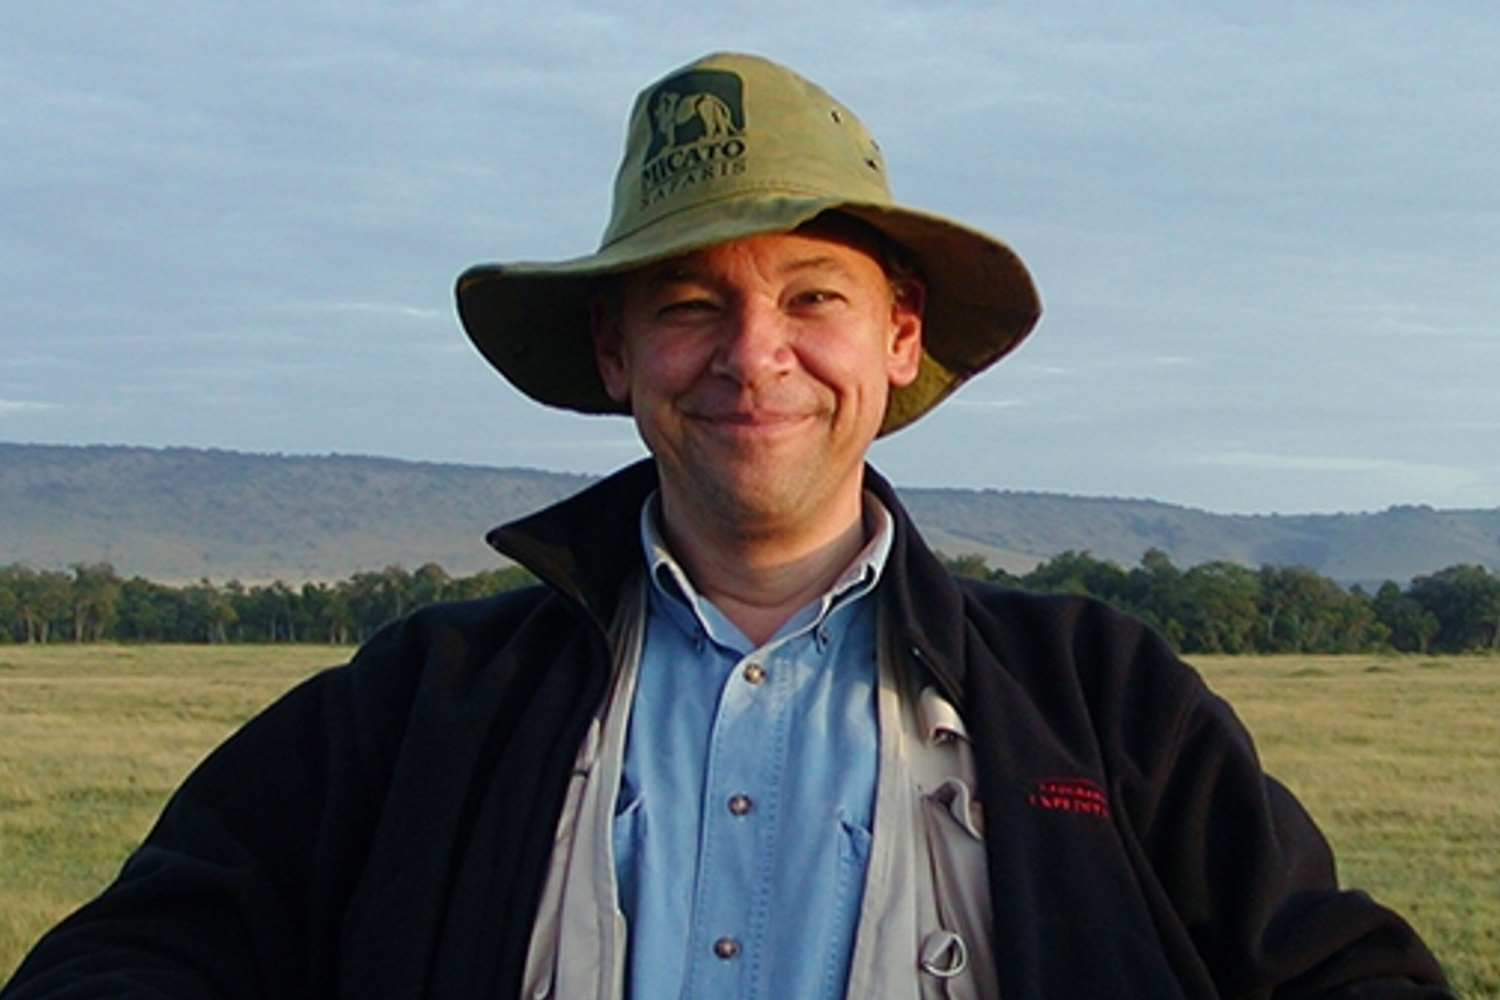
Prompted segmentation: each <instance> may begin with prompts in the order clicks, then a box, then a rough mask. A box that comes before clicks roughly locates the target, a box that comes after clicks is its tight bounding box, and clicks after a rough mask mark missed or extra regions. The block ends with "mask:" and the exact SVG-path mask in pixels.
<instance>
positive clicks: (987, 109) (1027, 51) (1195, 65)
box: [0, 0, 1500, 514]
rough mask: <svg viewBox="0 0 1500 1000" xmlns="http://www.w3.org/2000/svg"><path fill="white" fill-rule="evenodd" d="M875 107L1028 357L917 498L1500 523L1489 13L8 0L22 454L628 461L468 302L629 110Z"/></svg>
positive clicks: (877, 1) (918, 431) (4, 30)
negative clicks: (702, 83) (716, 97)
mask: <svg viewBox="0 0 1500 1000" xmlns="http://www.w3.org/2000/svg"><path fill="white" fill-rule="evenodd" d="M722 49H733V50H739V51H749V52H756V53H760V54H762V55H765V56H768V57H770V58H772V59H775V60H777V61H780V62H783V63H786V64H787V65H790V66H792V67H794V68H796V69H797V70H798V71H799V72H801V73H803V74H804V75H806V76H808V77H809V78H811V79H813V80H815V81H817V82H818V83H819V84H821V85H822V86H823V87H824V88H825V89H827V90H828V91H830V92H831V93H832V94H834V95H835V96H837V97H838V98H839V99H840V100H842V101H843V102H844V103H846V104H848V105H849V106H851V107H852V108H853V109H854V110H855V111H856V112H857V113H858V114H859V115H860V117H861V118H862V119H863V120H864V122H865V123H866V125H868V126H869V127H870V129H871V130H872V131H873V133H874V134H875V136H876V137H877V139H879V141H880V144H881V146H882V148H883V149H884V151H885V153H886V157H887V164H888V168H889V169H888V172H889V174H890V177H891V180H892V187H893V190H894V193H895V195H896V198H897V200H898V201H900V202H902V203H904V204H907V205H911V206H914V207H918V208H923V209H926V210H930V211H936V212H940V213H943V214H946V215H949V216H952V217H954V218H957V219H960V220H962V221H964V222H965V223H967V224H969V225H972V226H976V227H979V228H981V229H984V230H986V231H988V232H991V233H993V234H995V235H997V236H999V237H1000V238H1002V239H1004V240H1005V241H1006V242H1008V243H1009V244H1010V245H1011V246H1012V247H1014V248H1015V249H1016V250H1017V252H1019V253H1020V254H1021V256H1022V257H1023V258H1024V259H1025V261H1026V262H1027V264H1028V266H1029V267H1030V269H1031V271H1032V273H1033V275H1034V276H1035V278H1036V281H1037V284H1038V286H1039V287H1040V289H1041V293H1042V297H1043V301H1044V307H1045V312H1044V315H1043V318H1042V321H1041V324H1040V325H1039V327H1038V328H1037V330H1036V332H1035V333H1034V334H1033V335H1032V337H1031V339H1030V340H1028V341H1027V343H1025V344H1024V345H1023V346H1022V347H1021V348H1020V349H1019V350H1018V351H1017V352H1016V353H1015V354H1013V355H1012V356H1011V357H1010V358H1008V359H1006V360H1005V361H1004V362H1002V363H1001V364H999V365H997V366H996V367H995V368H993V369H992V370H991V371H989V372H987V373H985V374H984V375H982V376H981V377H979V378H977V379H975V380H974V381H972V382H971V383H970V384H968V385H967V386H965V387H964V388H963V389H962V390H961V391H960V392H959V393H958V394H956V395H955V396H954V397H952V398H951V399H950V400H949V401H947V402H946V403H945V404H943V406H942V407H940V408H939V409H938V410H936V411H935V412H933V413H932V414H930V415H929V416H927V417H925V418H924V419H923V420H921V421H919V422H918V423H917V424H915V425H913V426H912V427H910V428H908V429H906V430H903V431H901V432H898V433H897V434H895V435H892V436H891V437H890V438H889V439H885V440H882V441H880V442H877V444H876V445H875V447H874V449H873V451H872V460H873V461H874V463H875V464H876V465H877V466H878V467H879V468H881V469H882V471H884V472H885V473H886V474H887V475H888V476H889V477H890V478H892V479H893V480H894V481H895V482H896V483H897V484H898V485H902V486H963V487H976V488H995V489H1009V490H1037V491H1047V492H1060V493H1070V494H1077V495H1087V496H1115V497H1143V498H1151V499H1156V500H1162V501H1166V502H1169V503H1174V504H1183V505H1187V506H1192V507H1199V508H1203V509H1207V510H1212V511H1219V512H1239V513H1273V512H1276V513H1288V514H1294V513H1316V512H1335V511H1367V510H1381V509H1384V508H1386V507H1388V506H1391V505H1395V504H1429V505H1432V506H1434V507H1438V508H1477V507H1483V508H1489V507H1500V434H1497V432H1500V391H1497V389H1496V381H1497V377H1500V59H1497V58H1496V56H1495V54H1496V53H1497V52H1500V6H1497V5H1495V4H1493V3H1491V2H1489V0H1447V2H1445V3H1443V4H1433V3H1429V2H1420V0H1411V2H1395V0H1326V2H1319V3H1300V2H1299V3H1292V2H1284V0H1267V2H1261V3H1256V4H1253V5H1252V4H1229V3H1203V2H1187V0H1151V2H1150V3H1144V2H1137V0H1073V2H1069V3H1065V4H1055V3H1054V4H1042V3H1010V2H998V0H991V2H983V3H981V2H977V0H975V2H965V0H924V2H922V3H917V2H901V3H898V2H887V0H864V2H860V3H857V4H856V3H852V2H846V0H830V2H826V3H809V2H806V0H798V2H784V0H756V2H726V3H719V4H690V5H684V4H665V3H659V2H655V0H647V2H640V3H633V4H629V5H626V4H607V3H588V2H573V0H552V2H549V3H546V4H538V3H519V2H479V0H473V2H470V0H426V2H420V3H418V2H398V0H364V2H360V3H351V2H347V0H326V2H320V3H317V4H309V3H303V2H300V0H298V2H289V0H261V2H257V3H249V2H246V0H238V2H236V0H133V2H126V0H91V2H89V3H69V4H59V3H56V2H54V0H5V2H4V4H0V440H6V441H16V442H39V443H54V444H127V445H148V446H178V445H182V446H193V447H213V448H226V449H234V450H241V451H254V452H280V453H287V454H327V453H345V454H369V455H386V456H392V457H398V458H406V459H415V460H423V461H440V462H462V463H468V464H478V465H492V466H527V467H532V468H542V469H552V470H559V471H572V472H590V473H603V472H607V471H609V470H610V469H613V468H615V467H618V466H619V465H622V464H624V463H626V462H628V461H630V460H632V459H634V458H636V457H638V456H640V455H642V454H644V452H643V449H642V448H641V445H640V444H639V442H638V439H637V438H636V435H635V433H634V429H633V427H632V425H631V424H630V422H629V421H628V420H626V419H623V418H614V417H582V416H575V415H571V414H566V413H561V412H556V411H549V410H545V409H543V408H541V407H540V406H538V405H536V404H534V403H531V402H530V401H528V400H526V399H525V398H524V397H522V396H520V395H519V394H518V393H517V392H516V391H514V390H513V389H511V388H510V386H509V385H508V384H507V383H505V382H504V380H503V379H502V378H501V377H500V376H498V375H497V374H496V373H495V372H494V371H493V370H492V369H490V368H489V367H488V366H487V365H486V364H485V362H484V361H483V360H482V359H481V358H480V357H479V355H478V354H477V352H475V351H474V349H473V348H472V347H471V346H470V344H469V343H468V340H467V338H466V337H465V336H464V334H463V332H462V330H461V328H460V327H459V325H458V322H457V320H456V318H455V314H454V310H453V299H452V294H453V291H452V289H453V281H454V279H455V278H456V276H457V275H458V274H459V273H460V272H461V271H462V270H464V269H465V268H466V267H468V266H469V265H471V264H474V263H478V262H482V261H515V260H549V259H562V258H569V257H575V256H580V255H583V254H585V253H588V252H590V251H592V250H593V249H594V248H595V247H596V246H597V244H598V239H599V235H600V233H601V231H602V230H603V227H604V223H605V220H606V218H607V215H608V210H609V194H610V187H611V184H612V181H613V177H614V173H615V170H616V167H617V165H618V160H619V156H620V153H621V143H622V141H623V135H624V125H625V118H626V115H627V113H628V111H629V107H630V104H631V102H632V100H633V99H634V96H635V94H636V92H637V91H639V90H640V89H642V88H643V87H645V86H646V85H647V84H649V83H651V82H652V81H654V80H656V79H658V78H660V77H661V76H663V75H665V74H666V73H667V72H669V71H670V70H672V69H674V68H676V67H677V66H680V65H681V64H683V63H686V62H688V61H690V60H692V59H694V58H696V57H697V56H699V55H702V54H704V53H706V52H710V51H716V50H722Z"/></svg>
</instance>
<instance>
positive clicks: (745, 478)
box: [595, 224, 921, 531]
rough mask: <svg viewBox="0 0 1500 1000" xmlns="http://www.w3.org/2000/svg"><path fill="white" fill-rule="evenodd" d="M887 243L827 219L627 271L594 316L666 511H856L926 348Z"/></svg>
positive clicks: (733, 519) (788, 515) (770, 522)
mask: <svg viewBox="0 0 1500 1000" xmlns="http://www.w3.org/2000/svg"><path fill="white" fill-rule="evenodd" d="M878 252H879V249H878V247H876V246H874V245H872V242H871V241H870V240H868V239H862V238H860V236H859V235H858V234H855V233H852V232H851V231H850V230H849V229H848V228H847V227H840V226H837V225H833V226H830V225H827V224H823V225H815V226H812V227H804V228H803V229H801V230H798V231H797V232H795V233H791V234H786V235H771V236H757V237H751V238H748V239H743V240H738V241H735V242H731V243H724V244H719V245H717V246H714V247H710V248H709V249H706V250H701V251H698V252H695V253H691V254H687V255H686V256H683V257H679V258H676V259H673V260H670V261H666V262H663V263H661V264H657V265H653V266H649V267H646V268H643V269H640V270H638V271H635V272H632V273H631V274H629V275H627V276H626V277H625V278H624V279H623V280H622V284H621V287H620V289H619V294H618V296H617V297H616V299H615V300H614V301H613V302H612V303H611V305H610V306H609V307H607V308H604V309H602V310H601V312H600V314H599V316H598V319H597V321H596V324H595V350H596V353H597V356H598V362H599V370H600V374H601V376H602V378H603V381H604V385H605V388H606V389H607V390H608V391H609V394H610V395H611V396H612V397H613V398H614V399H616V400H618V401H620V402H623V403H628V404H629V406H630V408H631V411H632V413H633V414H634V416H635V420H636V424H637V426H638V427H639V429H640V433H641V436H642V437H643V438H644V439H645V441H646V445H647V447H648V448H650V450H651V452H652V454H653V455H654V456H655V458H656V461H657V466H658V468H659V470H660V472H661V478H662V489H663V495H664V500H665V501H666V502H667V504H668V505H669V507H668V509H669V510H671V509H672V508H673V507H675V508H676V509H677V510H679V511H681V512H682V513H684V514H686V515H687V516H708V517H711V518H714V519H718V520H720V521H721V522H722V521H725V520H727V521H728V522H730V523H733V524H735V525H736V526H738V527H740V528H742V529H744V530H746V531H775V530H782V529H786V528H791V529H797V528H800V527H802V526H804V525H805V524H806V523H808V521H809V519H813V520H816V519H817V518H818V517H819V516H827V513H828V512H829V511H830V510H832V509H833V507H832V506H831V505H833V504H835V503H840V504H841V506H840V508H839V509H844V510H847V509H848V504H849V503H850V502H852V503H853V504H854V505H855V509H857V504H858V496H859V490H860V483H861V481H862V475H863V462H864V455H865V450H866V449H867V448H868V447H869V444H870V442H871V441H872V440H873V439H874V437H875V434H876V432H877V431H878V430H879V428H880V423H881V420H882V418H883V416H884V414H885V405H886V397H887V395H888V393H889V391H890V389H891V387H892V386H898V385H905V384H907V383H909V382H910V381H911V380H912V379H913V378H915V377H916V374H917V366H918V361H919V359H920V355H921V287H920V285H917V284H915V283H914V282H911V283H908V285H907V287H905V288H904V290H903V293H902V294H897V290H896V289H895V288H894V287H893V284H892V282H891V281H890V280H888V279H887V277H886V274H885V271H884V269H883V268H882V266H881V264H880V263H879V261H878V259H877V257H876V254H877V253H878Z"/></svg>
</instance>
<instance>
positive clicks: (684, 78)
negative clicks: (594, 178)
mask: <svg viewBox="0 0 1500 1000" xmlns="http://www.w3.org/2000/svg"><path fill="white" fill-rule="evenodd" d="M752 192H753V193H755V194H757V195H762V196H772V197H774V196H775V195H777V194H784V195H786V196H789V197H795V198H809V197H813V198H822V197H826V198H831V199H836V200H838V201H844V202H856V203H864V204H871V205H889V204H890V203H891V195H890V188H889V187H888V185H887V183H886V176H885V161H884V158H883V157H882V155H881V152H880V147H879V146H878V145H877V144H876V142H875V140H874V138H873V137H872V136H871V135H870V133H869V130H868V129H866V128H865V126H864V124H863V123H861V122H860V120H859V118H858V117H857V116H856V115H855V114H854V113H853V112H852V111H850V110H849V109H848V108H847V107H845V106H844V105H843V104H842V103H840V102H839V101H837V100H835V99H834V98H833V97H831V96H830V95H829V94H828V93H827V92H826V91H824V90H823V89H822V88H821V87H819V86H818V85H817V84H815V83H812V82H811V81H809V80H807V79H805V78H803V77H802V76H799V75H798V74H797V73H794V72H793V71H791V70H789V69H787V68H786V67H784V66H780V65H777V64H776V63H773V62H771V61H769V60H767V59H762V58H760V57H757V56H749V55H741V54H737V53H718V54H715V55H710V56H706V57H704V58H702V59H699V60H696V61H695V62H692V63H689V64H688V65H686V66H683V67H682V68H680V69H677V70H675V71H673V72H672V73H670V74H668V75H667V76H665V77H663V78H662V79H661V80H659V81H657V82H656V83H653V84H652V85H651V86H649V87H647V88H646V89H645V90H643V91H641V93H640V95H639V96H637V98H636V101H635V105H634V107H633V108H632V110H631V114H630V126H629V133H628V135H627V138H626V143H625V156H624V159H623V160H622V162H621V164H620V171H619V173H618V174H617V175H616V178H615V195H614V207H613V210H612V212H611V215H610V221H609V225H608V227H607V228H606V229H605V231H604V237H603V239H602V241H601V249H602V248H607V247H610V246H612V245H614V244H617V243H619V242H620V241H621V240H625V239H627V238H629V237H631V236H634V235H636V234H639V233H641V231H642V230H645V229H647V228H649V227H652V226H654V225H656V224H658V223H660V222H662V221H663V220H665V219H668V218H669V217H671V216H673V215H676V214H677V213H680V212H684V211H687V210H689V209H693V208H698V207H700V206H704V205H707V204H709V203H711V202H715V201H719V200H721V199H732V198H735V197H736V196H742V195H744V194H747V193H752Z"/></svg>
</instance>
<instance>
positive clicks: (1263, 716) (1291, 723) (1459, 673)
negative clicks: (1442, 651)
mask: <svg viewBox="0 0 1500 1000" xmlns="http://www.w3.org/2000/svg"><path fill="white" fill-rule="evenodd" d="M348 653H349V650H348V649H347V648H344V647H332V646H294V645H278V646H222V645H221V646H107V645H83V646H77V645H71V644H70V645H51V646H27V647H23V646H0V981H3V980H4V979H5V978H6V977H7V976H8V975H9V974H10V972H11V970H12V969H13V968H14V967H15V964H16V963H17V962H18V961H19V960H20V958H21V955H22V953H23V952H24V951H25V949H26V948H27V947H29V945H30V944H31V942H32V941H34V940H35V938H36V937H37V936H38V935H39V934H40V933H41V932H42V931H43V930H44V929H45V928H46V927H47V926H49V925H50V924H51V923H53V922H55V921H56V920H57V919H59V918H60V917H61V916H63V915H64V914H65V913H67V912H68V911H69V910H71V909H72V908H73V907H74V906H76V905H77V904H78V903H79V902H81V901H82V900H84V899H86V898H88V897H89V896H91V895H93V894H94V893H95V892H97V891H98V890H99V889H100V888H102V887H103V886H104V884H105V883H106V882H107V881H108V880H109V879H110V878H111V877H112V876H113V874H114V873H115V871H116V870H117V869H118V867H119V864H120V862H121V860H122V859H123V857H124V855H125V854H126V853H127V852H128V851H129V850H130V849H131V847H132V846H133V845H134V844H135V843H136V842H137V841H139V839H140V838H141V837H142V836H143V835H144V833H145V832H146V830H147V828H148V827H149V826H150V823H151V821H152V819H153V818H154V816H155V814H156V812H157V810H158V809H159V808H160V806H161V803H162V801H163V799H164V798H165V797H166V796H167V794H168V793H169V792H170V790H171V789H172V788H173V787H174V786H176V784H177V783H178V782H179V781H180V780H181V779H182V777H183V775H184V774H186V772H187V771H188V770H189V769H190V768H191V767H192V766H193V764H194V763H196V762H197V761H198V760H200V759H201V758H202V756H203V755H204V754H205V753H206V752H207V751H208V750H209V749H210V748H211V747H213V746H214V745H215V744H216V743H218V742H219V741H220V740H222V739H223V737H224V736H225V735H226V734H227V733H228V732H230V731H231V730H232V729H233V728H234V727H235V726H237V725H238V724H239V723H240V722H242V721H243V720H244V719H245V718H247V717H248V716H249V715H250V714H251V713H253V712H254V711H255V710H256V709H258V708H259V707H260V706H262V705H264V704H266V703H267V702H269V701H270V700H271V699H273V698H274V697H275V696H276V695H277V694H279V693H280V692H282V691H284V690H285V689H286V688H288V687H290V686H291V685H292V684H294V683H296V682H297V681H298V680H300V679H302V678H303V677H305V676H307V675H309V674H310V673H312V672H313V671H314V670H316V669H318V668H319V667H323V666H328V665H332V664H335V663H338V662H341V661H343V660H344V659H345V658H346V657H347V655H348ZM1193 662H1194V664H1195V665H1196V666H1198V667H1199V669H1201V670H1202V671H1203V673H1204V674H1205V676H1206V677H1207V678H1208V679H1209V682H1210V684H1212V685H1213V687H1214V688H1215V689H1216V690H1218V691H1219V692H1221V693H1222V694H1224V695H1225V696H1226V697H1228V698H1229V700H1230V701H1231V702H1233V703H1234V705H1235V706H1236V707H1237V709H1238V710H1239V712H1240V714H1241V716H1242V717H1243V718H1244V719H1245V721H1246V722H1247V723H1248V725H1249V726H1250V728H1251V730H1252V731H1253V732H1254V733H1255V734H1256V738H1257V740H1258V741H1259V743H1260V748H1261V752H1262V755H1263V757H1264V758H1265V761H1266V765H1267V767H1268V769H1270V770H1271V771H1272V772H1273V773H1275V774H1276V775H1277V776H1278V777H1280V778H1281V779H1282V780H1283V781H1284V782H1285V783H1286V784H1288V785H1289V786H1291V787H1292V789H1293V790H1294V791H1296V792H1297V794H1298V795H1299V796H1300V797H1301V798H1302V800H1303V802H1304V803H1305V804H1306V805H1307V806H1308V808H1309V810H1310V811H1311V812H1312V813H1313V815H1314V816H1315V817H1317V819H1318V820H1319V822H1320V823H1321V824H1322V826H1323V828H1324V830H1325V831H1326V832H1327V833H1328V835H1329V839H1330V840H1332V841H1333V843H1334V846H1335V849H1336V850H1337V852H1338V855H1339V861H1340V871H1341V875H1342V878H1343V881H1344V882H1345V883H1346V884H1348V885H1352V886H1359V887H1361V888H1364V889H1367V890H1369V891H1370V892H1371V893H1372V894H1374V895H1375V896H1376V897H1377V898H1379V899H1381V900H1383V901H1385V902H1387V903H1389V904H1391V905H1393V906H1394V907H1396V908H1397V909H1399V910H1400V911H1401V912H1402V913H1404V914H1405V915H1406V916H1407V917H1408V918H1409V919H1410V920H1411V921H1412V922H1413V923H1414V924H1415V925H1416V926H1417V928H1418V929H1419V930H1421V931H1422V933H1423V934H1424V935H1425V936H1426V937H1427V939H1428V941H1429V942H1430V943H1431V944H1432V945H1433V947H1434V948H1435V949H1436V950H1437V952H1438V953H1439V955H1440V957H1442V959H1443V960H1444V962H1445V964H1446V965H1447V966H1448V969H1449V973H1450V975H1451V976H1452V977H1453V979H1454V981H1455V985H1457V986H1458V987H1459V989H1460V992H1461V995H1462V996H1464V997H1466V998H1469V1000H1500V658H1494V657H1468V656H1464V657H1415V656H1390V657H1383V656H1343V657H1308V656H1295V657H1293V656H1288V657H1194V658H1193Z"/></svg>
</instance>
